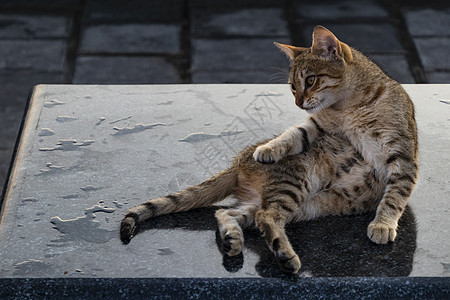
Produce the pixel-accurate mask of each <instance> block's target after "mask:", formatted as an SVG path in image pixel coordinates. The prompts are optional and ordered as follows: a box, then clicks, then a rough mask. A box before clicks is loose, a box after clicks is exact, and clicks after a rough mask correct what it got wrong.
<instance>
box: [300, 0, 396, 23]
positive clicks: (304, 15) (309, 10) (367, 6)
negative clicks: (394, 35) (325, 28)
mask: <svg viewBox="0 0 450 300" xmlns="http://www.w3.org/2000/svg"><path fill="white" fill-rule="evenodd" d="M295 11H296V13H297V15H298V16H299V18H300V19H319V20H335V19H348V18H353V19H354V18H358V19H367V18H387V17H388V16H389V14H388V12H387V11H386V10H385V9H384V8H383V7H382V6H381V5H379V4H378V3H377V2H376V1H373V0H362V1H334V2H329V3H325V4H324V3H313V2H297V3H295Z"/></svg>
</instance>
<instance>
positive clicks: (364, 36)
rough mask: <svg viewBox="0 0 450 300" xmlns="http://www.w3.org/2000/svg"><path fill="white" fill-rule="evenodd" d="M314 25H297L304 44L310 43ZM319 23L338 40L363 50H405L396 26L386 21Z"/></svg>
mask: <svg viewBox="0 0 450 300" xmlns="http://www.w3.org/2000/svg"><path fill="white" fill-rule="evenodd" d="M316 25H317V24H315V23H314V24H304V25H303V26H302V25H299V26H301V28H303V29H302V33H303V37H304V39H305V40H306V45H311V41H312V32H313V29H314V27H315V26H316ZM321 25H323V26H325V27H326V28H328V29H329V30H331V31H332V32H333V33H334V34H335V35H336V37H337V38H338V39H339V40H341V41H343V42H344V43H347V44H348V45H350V46H352V47H353V48H356V49H358V50H361V51H363V52H367V53H369V52H370V53H374V52H391V53H403V52H404V51H405V50H404V48H403V46H402V44H401V43H400V42H399V40H398V38H397V31H396V28H395V27H394V26H392V25H391V24H389V23H387V22H385V23H378V24H364V23H353V24H348V23H347V24H337V23H322V24H321ZM375 37H377V38H375Z"/></svg>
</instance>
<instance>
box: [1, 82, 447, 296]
mask: <svg viewBox="0 0 450 300" xmlns="http://www.w3.org/2000/svg"><path fill="white" fill-rule="evenodd" d="M404 87H405V88H406V90H407V91H408V92H409V94H410V95H411V98H412V100H413V102H414V103H415V105H416V113H417V121H418V127H419V138H420V147H421V148H420V159H421V161H420V166H421V172H420V177H419V182H418V185H417V187H416V188H415V190H414V192H413V195H412V197H411V199H410V206H409V207H410V208H409V209H407V211H405V214H404V217H403V218H402V219H401V220H400V227H399V236H398V239H397V240H396V242H395V243H392V244H388V245H385V246H381V245H374V244H373V243H371V242H370V241H369V240H368V239H367V237H366V228H367V224H368V223H369V222H370V220H371V218H372V217H373V214H365V215H359V216H342V217H327V218H321V219H318V220H315V221H311V222H302V223H301V224H294V225H290V226H288V227H287V231H288V236H289V237H290V239H291V241H292V243H293V245H294V249H295V250H296V251H297V252H298V253H299V255H300V258H301V259H302V262H303V267H302V269H301V273H300V274H299V276H298V277H290V276H287V275H284V274H283V273H281V272H280V271H279V269H278V267H277V266H276V265H275V263H274V261H273V257H272V255H271V254H270V251H269V250H268V249H267V246H266V245H265V242H264V239H263V238H262V237H260V235H259V233H258V232H255V231H251V230H250V231H246V234H245V236H246V244H245V247H244V251H243V256H241V257H237V258H235V259H229V258H227V257H226V256H223V255H222V254H221V252H220V248H219V246H218V244H217V242H216V237H215V231H216V225H215V219H214V211H215V209H216V208H217V207H212V208H205V209H199V210H195V211H192V212H187V213H180V214H173V215H168V216H163V217H160V218H155V219H153V220H152V221H151V222H149V223H148V224H146V225H145V226H144V227H143V228H142V230H141V231H140V232H139V234H137V235H136V237H135V238H134V239H133V240H132V242H131V243H130V244H129V245H127V246H124V245H122V244H121V243H120V240H119V236H118V227H119V223H120V220H121V219H122V217H123V215H124V214H125V212H126V210H127V209H128V208H129V207H131V206H134V205H136V204H138V203H141V202H143V201H144V200H146V199H148V198H152V197H156V196H160V195H164V194H167V193H169V192H174V191H177V190H180V189H182V188H185V187H187V186H189V185H192V184H195V183H198V182H200V181H201V180H204V179H206V178H207V177H209V176H211V175H212V174H213V173H215V172H217V171H219V170H221V169H223V168H225V167H226V166H227V165H228V163H229V161H230V160H231V158H232V156H234V155H235V153H236V152H237V151H239V150H240V149H242V148H243V147H244V146H245V145H248V144H253V143H255V142H256V141H259V140H262V139H266V138H271V137H273V135H275V134H278V133H280V132H282V131H283V130H284V129H285V128H286V127H288V126H291V125H294V124H298V123H301V122H303V121H304V119H305V118H306V115H305V113H304V112H302V111H300V110H298V109H296V108H295V106H294V104H293V99H292V95H291V94H290V91H289V87H288V86H287V85H163V86H159V85H154V86H150V85H148V86H145V85H134V86H113V85H105V86H96V85H41V86H38V87H37V88H36V89H35V93H34V95H33V97H32V100H31V106H30V110H29V112H28V116H27V123H26V124H25V127H24V132H23V135H22V140H21V144H20V147H19V152H18V153H17V156H16V160H15V165H14V170H13V173H12V175H11V180H10V182H9V188H8V191H7V194H6V197H5V199H4V203H3V209H2V220H1V225H0V253H1V256H2V259H1V260H0V277H2V278H25V277H26V278H65V277H69V278H98V277H109V278H118V277H121V278H124V277H133V278H143V277H146V278H150V277H151V278H185V279H186V278H187V279H186V280H188V281H185V283H188V282H189V280H191V279H190V278H198V279H201V278H229V279H231V278H234V279H235V278H250V279H251V278H255V279H262V278H265V279H267V278H268V277H269V278H275V280H276V281H277V282H278V284H280V281H279V280H281V282H289V283H290V284H293V285H295V284H301V282H303V277H329V276H331V277H334V276H338V277H340V276H351V277H355V276H356V277H358V276H370V277H386V276H388V277H391V276H393V277H396V276H408V275H409V276H426V277H427V276H435V277H449V276H450V273H449V268H448V266H449V264H450V256H449V255H450V254H449V253H448V251H445V250H443V249H449V248H450V244H449V243H450V240H449V239H447V238H446V236H447V235H448V229H449V228H450V219H449V218H448V212H449V209H450V207H449V203H448V201H447V195H448V194H449V192H450V190H449V188H450V185H449V184H448V178H449V176H448V170H447V169H446V168H442V162H445V161H448V160H449V158H450V157H449V152H448V151H447V150H448V149H449V147H450V138H449V135H448V133H449V132H450V131H449V129H450V123H449V120H450V105H449V104H448V103H447V102H446V101H447V100H445V99H446V97H447V96H446V95H448V94H449V93H448V91H449V87H448V85H405V86H404ZM49 131H51V132H53V134H48V133H49ZM437 208H438V209H437ZM416 221H417V227H416V225H415V224H416ZM299 226H300V228H302V230H298V228H299ZM416 230H417V231H416ZM331 232H332V234H331ZM239 280H240V279H239ZM438 280H439V279H438ZM266 282H270V279H269V281H266ZM344 282H345V279H344ZM402 282H403V284H407V282H408V280H404V281H402ZM411 282H414V278H413V279H411ZM447 282H448V281H447ZM316 283H317V282H316ZM262 284H263V283H262ZM263 285H264V284H263ZM374 289H375V288H374ZM447 290H448V286H447Z"/></svg>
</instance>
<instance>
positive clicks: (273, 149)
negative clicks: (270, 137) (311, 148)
mask: <svg viewBox="0 0 450 300" xmlns="http://www.w3.org/2000/svg"><path fill="white" fill-rule="evenodd" d="M285 154H286V151H285V149H284V147H280V146H278V147H277V146H272V145H270V143H267V144H264V145H261V146H258V148H256V150H255V152H254V153H253V158H254V159H255V160H256V161H257V162H260V163H264V164H272V163H275V162H277V161H279V160H280V159H282V158H283V157H284V156H285Z"/></svg>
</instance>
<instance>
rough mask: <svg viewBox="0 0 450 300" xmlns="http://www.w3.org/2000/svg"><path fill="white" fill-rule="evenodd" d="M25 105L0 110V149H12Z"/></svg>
mask: <svg viewBox="0 0 450 300" xmlns="http://www.w3.org/2000/svg"><path fill="white" fill-rule="evenodd" d="M24 110H25V106H22V107H17V106H10V107H6V108H3V109H1V110H0V129H1V131H0V143H1V145H0V149H12V148H13V147H14V145H15V143H16V137H17V134H18V133H19V128H20V124H21V122H22V117H23V115H24Z"/></svg>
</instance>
